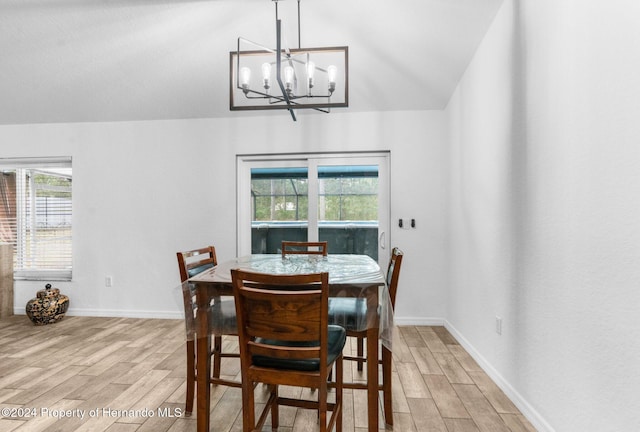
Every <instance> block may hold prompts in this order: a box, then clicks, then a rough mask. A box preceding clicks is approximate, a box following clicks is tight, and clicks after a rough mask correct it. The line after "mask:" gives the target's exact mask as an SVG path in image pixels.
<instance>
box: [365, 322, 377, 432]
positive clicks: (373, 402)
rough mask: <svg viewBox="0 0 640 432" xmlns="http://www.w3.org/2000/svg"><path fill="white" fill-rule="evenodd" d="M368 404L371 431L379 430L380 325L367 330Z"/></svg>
mask: <svg viewBox="0 0 640 432" xmlns="http://www.w3.org/2000/svg"><path fill="white" fill-rule="evenodd" d="M367 387H368V388H367V401H368V403H367V405H368V413H369V415H368V417H369V422H368V423H369V432H377V431H378V327H369V329H368V330H367Z"/></svg>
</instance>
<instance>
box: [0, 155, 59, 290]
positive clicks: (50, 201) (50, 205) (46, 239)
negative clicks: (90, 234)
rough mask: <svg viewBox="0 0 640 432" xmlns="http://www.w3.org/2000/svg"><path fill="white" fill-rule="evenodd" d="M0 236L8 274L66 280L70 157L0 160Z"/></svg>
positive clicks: (18, 276) (16, 276)
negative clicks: (10, 257) (9, 257)
mask: <svg viewBox="0 0 640 432" xmlns="http://www.w3.org/2000/svg"><path fill="white" fill-rule="evenodd" d="M0 170H1V171H2V175H1V176H0V241H1V242H5V243H11V244H13V246H14V266H13V268H14V277H15V279H23V280H71V268H72V254H71V228H72V222H71V220H72V200H71V190H72V170H71V158H47V159H0Z"/></svg>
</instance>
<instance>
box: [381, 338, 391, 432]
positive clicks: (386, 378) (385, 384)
mask: <svg viewBox="0 0 640 432" xmlns="http://www.w3.org/2000/svg"><path fill="white" fill-rule="evenodd" d="M392 357H393V355H392V354H391V351H389V350H388V349H387V348H385V347H384V346H383V347H382V393H383V397H384V420H385V423H386V424H388V425H389V426H393V403H392V398H391V396H392V394H391V380H392V378H391V360H392Z"/></svg>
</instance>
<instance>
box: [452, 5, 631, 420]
mask: <svg viewBox="0 0 640 432" xmlns="http://www.w3.org/2000/svg"><path fill="white" fill-rule="evenodd" d="M639 16H640V3H638V2H637V1H632V0H627V1H625V0H613V1H607V2H603V1H595V0H594V1H586V2H585V1H579V0H562V1H558V0H535V1H534V0H527V1H525V0H522V1H518V0H505V3H504V5H503V7H502V9H501V10H500V12H499V14H498V16H497V17H496V20H495V22H494V24H493V26H492V28H491V29H490V31H489V33H488V34H487V36H486V38H485V40H484V41H483V43H482V45H481V47H480V48H479V50H478V52H477V53H476V56H475V58H474V60H473V61H472V64H471V65H470V67H469V68H468V70H467V72H466V74H465V76H464V78H463V80H462V81H461V83H460V84H459V87H458V89H457V90H456V92H455V94H454V96H453V98H452V100H451V101H450V103H449V106H448V107H447V110H446V113H447V115H448V118H449V123H450V124H449V130H450V136H451V176H450V182H451V184H450V186H451V195H450V196H451V198H450V211H451V222H450V237H451V243H450V249H449V251H450V253H449V257H450V263H451V268H450V275H451V278H450V293H449V301H448V312H447V319H448V325H449V327H450V328H451V329H452V330H453V331H454V332H456V334H457V335H459V336H461V337H462V338H463V340H464V342H465V344H466V345H467V347H468V348H469V349H470V350H471V351H472V352H473V353H474V355H475V356H476V357H477V358H478V359H479V361H480V362H481V363H482V364H483V366H485V367H486V368H487V369H488V370H489V371H490V372H491V374H492V375H493V377H494V378H495V379H497V380H498V382H499V383H500V384H501V385H502V386H503V387H504V388H505V389H506V390H507V391H508V393H509V394H510V395H511V396H512V397H513V398H514V399H516V401H517V402H518V404H519V405H520V408H521V409H523V410H524V411H525V413H526V414H527V415H528V416H529V418H530V419H531V420H532V421H533V422H534V423H535V425H536V426H537V427H538V428H539V429H540V430H556V431H598V432H601V431H631V430H640V410H638V402H639V401H640V398H639V397H638V389H639V388H640V363H639V362H638V358H640V318H639V314H638V305H640V289H638V288H639V287H640V266H639V265H638V264H639V263H640V217H639V214H640V212H639V210H640V169H638V166H639V165H638V163H639V162H640V146H639V145H638V144H639V143H640V122H639V121H638V119H640V102H639V101H640V79H639V78H638V77H640V50H639V49H638V46H640V45H639V43H640V26H638V17H639ZM496 315H499V316H501V317H502V318H503V320H504V321H503V334H502V335H501V336H499V335H497V334H496V332H495V331H494V320H495V316H496Z"/></svg>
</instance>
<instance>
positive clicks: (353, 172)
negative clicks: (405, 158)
mask: <svg viewBox="0 0 640 432" xmlns="http://www.w3.org/2000/svg"><path fill="white" fill-rule="evenodd" d="M388 165H389V164H388V154H387V153H379V154H366V155H364V154H353V155H348V154H340V155H286V156H274V157H269V158H264V157H252V156H239V157H238V253H239V254H240V255H245V254H250V253H279V252H280V244H281V241H282V240H300V241H318V240H320V241H327V242H328V248H329V253H332V254H366V255H369V256H371V257H372V258H374V259H376V260H378V259H380V261H381V262H383V263H384V262H386V260H387V258H388V257H387V255H388V253H385V249H386V246H387V238H386V237H387V235H388V234H387V233H388V225H389V206H388V202H389V200H388V190H389V186H388Z"/></svg>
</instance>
